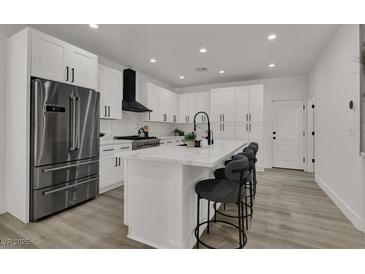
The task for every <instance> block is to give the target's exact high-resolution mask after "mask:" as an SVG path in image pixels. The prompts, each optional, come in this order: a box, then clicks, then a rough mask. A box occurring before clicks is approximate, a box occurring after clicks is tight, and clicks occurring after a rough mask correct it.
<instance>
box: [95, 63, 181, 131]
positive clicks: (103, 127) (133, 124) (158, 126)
mask: <svg viewBox="0 0 365 274" xmlns="http://www.w3.org/2000/svg"><path fill="white" fill-rule="evenodd" d="M99 63H100V64H103V65H105V66H108V67H111V68H113V69H116V70H119V71H123V70H124V69H126V67H125V66H123V65H120V64H117V63H115V62H112V61H110V60H107V59H105V58H102V57H99ZM148 82H150V83H153V84H156V85H158V86H161V87H164V88H167V89H170V90H173V89H172V87H170V86H168V85H166V84H164V83H163V82H160V81H158V80H155V79H153V78H151V77H149V76H147V75H144V74H143V73H140V72H137V81H136V99H137V101H138V102H140V103H141V104H143V105H147V83H148ZM147 115H148V114H147V113H135V112H129V111H128V112H127V111H123V119H122V120H104V119H101V122H100V131H101V132H103V133H107V134H108V135H110V136H111V137H112V136H121V135H135V134H136V133H137V131H138V129H140V128H141V127H143V126H144V125H146V124H148V125H149V128H150V135H151V136H160V137H161V136H167V135H172V130H173V129H174V125H173V124H166V123H158V122H146V120H147V117H148V116H147ZM106 137H107V136H106Z"/></svg>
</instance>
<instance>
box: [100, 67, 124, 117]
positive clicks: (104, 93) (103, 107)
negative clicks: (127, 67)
mask: <svg viewBox="0 0 365 274" xmlns="http://www.w3.org/2000/svg"><path fill="white" fill-rule="evenodd" d="M98 75H99V81H98V91H99V92H100V118H103V119H122V100H123V73H122V72H120V71H117V70H114V69H111V68H109V67H106V66H103V65H99V73H98Z"/></svg>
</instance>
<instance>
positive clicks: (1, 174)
mask: <svg viewBox="0 0 365 274" xmlns="http://www.w3.org/2000/svg"><path fill="white" fill-rule="evenodd" d="M5 71H6V36H5V34H4V33H3V32H2V31H1V32H0V129H1V133H0V214H2V213H4V212H6V196H5V193H6V181H5V177H6V176H5V171H6V169H5V159H6V146H5V139H6V138H5V136H6V134H5V130H4V129H5V128H6V103H5V102H6V85H5V78H6V75H5Z"/></svg>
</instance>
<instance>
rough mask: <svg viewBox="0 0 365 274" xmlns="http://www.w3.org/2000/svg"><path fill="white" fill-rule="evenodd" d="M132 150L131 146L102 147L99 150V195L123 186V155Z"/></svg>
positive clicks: (128, 144) (129, 144)
mask: <svg viewBox="0 0 365 274" xmlns="http://www.w3.org/2000/svg"><path fill="white" fill-rule="evenodd" d="M130 150H132V144H131V143H126V144H118V145H108V146H102V147H101V148H100V167H99V169H100V170H99V171H100V179H99V194H101V193H103V192H106V191H109V190H112V189H114V188H117V187H120V186H122V185H123V178H124V161H123V153H124V152H125V151H130Z"/></svg>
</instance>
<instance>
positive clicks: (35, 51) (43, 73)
mask: <svg viewBox="0 0 365 274" xmlns="http://www.w3.org/2000/svg"><path fill="white" fill-rule="evenodd" d="M68 53H69V51H68V44H67V43H65V42H63V41H61V40H58V39H56V38H53V37H52V36H49V35H46V34H44V33H41V32H39V31H36V30H32V69H31V71H32V75H33V76H36V77H40V78H44V79H50V80H54V81H58V82H67V81H68V80H69V79H67V77H68V76H70V75H69V73H70V69H71V68H70V67H69V66H68V62H67V61H68V56H67V55H68ZM67 70H68V74H67Z"/></svg>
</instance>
